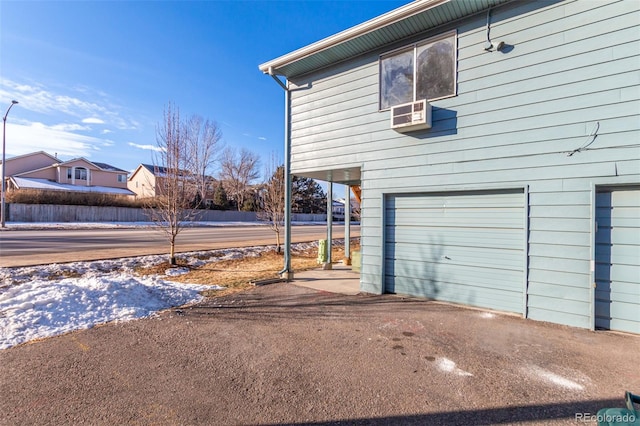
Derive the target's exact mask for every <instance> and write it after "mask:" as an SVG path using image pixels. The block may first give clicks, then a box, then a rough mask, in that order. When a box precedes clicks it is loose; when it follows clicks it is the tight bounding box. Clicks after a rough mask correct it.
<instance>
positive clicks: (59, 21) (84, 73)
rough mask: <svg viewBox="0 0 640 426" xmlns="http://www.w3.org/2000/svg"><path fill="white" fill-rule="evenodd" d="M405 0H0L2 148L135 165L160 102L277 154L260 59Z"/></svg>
mask: <svg viewBox="0 0 640 426" xmlns="http://www.w3.org/2000/svg"><path fill="white" fill-rule="evenodd" d="M406 3H408V0H404V1H391V0H384V1H383V0H380V1H357V0H351V1H302V0H298V1H198V2H195V1H179V2H174V1H115V0H114V1H100V2H98V1H5V0H2V1H0V109H1V111H2V115H4V113H5V112H6V109H7V108H8V106H9V105H10V103H11V100H12V99H16V100H17V101H19V104H18V105H15V106H14V107H13V108H12V109H11V112H10V113H9V117H8V120H7V129H6V132H7V138H6V143H7V152H6V155H7V157H8V158H10V157H12V156H15V155H22V154H25V153H28V152H33V151H40V150H42V151H46V152H49V153H50V154H55V153H57V154H58V157H59V158H61V159H62V160H68V159H71V158H75V157H85V158H87V159H89V160H93V161H98V162H104V163H109V164H111V165H113V166H116V167H119V168H121V169H124V170H128V171H131V170H133V169H134V168H135V167H136V166H137V165H138V164H140V163H150V162H151V161H152V153H153V151H152V148H153V147H155V146H156V126H157V124H158V123H159V122H160V121H161V120H162V116H163V111H164V108H165V107H166V105H167V103H169V102H172V103H173V104H175V106H177V107H178V108H179V109H180V114H181V116H183V117H188V116H190V115H192V114H198V115H201V116H202V117H204V118H208V119H210V120H213V121H215V122H217V124H218V126H219V127H220V128H221V130H222V133H223V142H224V144H225V145H227V146H232V147H238V148H247V149H249V150H251V151H253V152H255V153H257V154H258V155H259V156H260V157H261V159H262V163H263V165H266V163H268V162H269V161H270V160H269V158H270V156H271V154H272V153H275V155H276V157H277V158H279V159H282V156H283V133H284V128H283V121H284V111H283V108H284V94H283V90H282V88H281V87H279V86H278V85H277V84H276V83H275V82H274V81H273V80H272V79H271V78H270V77H268V76H266V75H263V74H262V73H261V72H260V71H259V70H258V65H259V64H261V63H264V62H267V61H269V60H271V59H274V58H276V57H279V56H281V55H284V54H286V53H289V52H291V51H293V50H296V49H298V48H300V47H303V46H306V45H308V44H311V43H313V42H315V41H318V40H320V39H322V38H325V37H328V36H331V35H333V34H335V33H337V32H339V31H342V30H344V29H347V28H349V27H352V26H354V25H357V24H359V23H362V22H364V21H366V20H369V19H371V18H374V17H376V16H378V15H381V14H383V13H386V12H388V11H390V10H393V9H395V8H397V7H400V6H402V5H404V4H406Z"/></svg>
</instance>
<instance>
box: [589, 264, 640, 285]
mask: <svg viewBox="0 0 640 426" xmlns="http://www.w3.org/2000/svg"><path fill="white" fill-rule="evenodd" d="M596 266H597V267H596V281H602V282H603V283H604V282H608V281H613V282H619V283H620V284H622V283H625V282H626V283H637V282H638V280H640V265H624V264H620V263H617V264H616V265H613V266H612V265H610V264H605V263H600V264H597V265H596Z"/></svg>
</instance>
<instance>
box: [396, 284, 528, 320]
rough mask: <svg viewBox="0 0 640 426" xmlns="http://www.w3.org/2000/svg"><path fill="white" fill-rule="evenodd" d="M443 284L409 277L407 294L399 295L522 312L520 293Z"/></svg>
mask: <svg viewBox="0 0 640 426" xmlns="http://www.w3.org/2000/svg"><path fill="white" fill-rule="evenodd" d="M441 284H442V285H440V283H439V282H436V281H433V280H425V279H417V278H410V277H407V278H405V283H404V286H403V289H406V290H407V292H397V293H400V294H406V295H411V296H419V297H428V298H431V299H435V300H441V301H445V302H453V303H463V304H466V305H471V306H478V307H484V308H490V309H498V310H502V311H509V312H517V311H519V310H522V295H521V294H520V293H518V292H511V291H504V290H497V289H494V288H482V287H470V286H468V285H461V284H459V283H457V282H446V281H445V282H442V283H441ZM505 307H506V309H505Z"/></svg>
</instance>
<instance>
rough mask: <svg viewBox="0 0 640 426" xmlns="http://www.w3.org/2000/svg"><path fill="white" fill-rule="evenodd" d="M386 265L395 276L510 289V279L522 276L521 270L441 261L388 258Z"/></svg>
mask: <svg viewBox="0 0 640 426" xmlns="http://www.w3.org/2000/svg"><path fill="white" fill-rule="evenodd" d="M385 267H386V268H387V269H388V270H390V271H393V275H394V276H395V277H402V278H415V279H425V280H436V281H438V282H456V283H459V284H463V285H470V286H479V287H493V288H496V289H505V290H509V289H511V288H512V286H511V285H510V284H509V283H510V281H513V280H517V279H519V278H521V277H522V271H521V270H501V271H500V272H499V273H496V270H495V269H494V268H480V267H474V266H469V265H462V264H444V263H439V262H407V261H398V260H395V261H393V260H388V261H387V263H386V265H385Z"/></svg>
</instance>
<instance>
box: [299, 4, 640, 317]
mask: <svg viewBox="0 0 640 426" xmlns="http://www.w3.org/2000/svg"><path fill="white" fill-rule="evenodd" d="M639 9H640V4H639V3H638V2H634V1H602V2H591V1H586V2H584V1H561V2H531V3H526V4H522V3H513V4H508V5H506V6H501V7H497V8H495V9H494V11H493V12H492V25H491V38H492V40H493V41H494V44H496V43H497V42H498V41H501V40H503V41H505V42H506V43H508V44H509V45H512V46H513V49H512V50H511V51H510V52H508V53H500V52H485V51H484V50H483V49H482V45H483V43H484V41H485V40H486V32H485V24H486V21H485V19H486V15H485V14H481V15H476V16H475V17H472V18H469V19H467V20H465V21H461V22H458V23H457V24H456V26H445V27H442V28H441V29H439V30H438V31H437V32H432V33H427V34H424V35H423V36H422V37H420V38H412V39H409V40H407V42H406V43H400V44H395V45H392V46H388V48H385V49H381V50H380V51H377V52H371V53H369V54H366V55H363V56H361V57H358V58H354V59H353V60H352V61H349V62H344V63H340V64H337V65H335V66H334V67H332V68H330V69H326V70H321V71H319V72H317V73H315V74H311V75H308V76H305V77H302V78H297V79H294V81H293V83H295V85H294V88H295V89H296V90H294V91H292V104H291V105H292V107H291V111H292V123H291V136H292V158H291V160H292V163H291V166H292V173H294V174H304V173H305V172H310V171H315V170H326V169H336V168H340V167H346V166H353V165H354V164H361V167H362V204H361V205H362V215H363V218H362V223H361V245H362V274H361V287H362V289H363V290H364V291H369V292H373V293H380V292H382V291H383V280H384V269H383V266H381V265H383V258H382V253H383V242H384V235H383V225H384V224H383V213H382V208H383V199H384V196H385V194H390V193H394V194H395V193H403V192H407V193H408V192H421V193H424V192H430V191H433V192H435V191H446V190H467V189H501V188H515V187H527V188H528V191H529V215H528V220H529V239H528V256H529V258H528V265H529V270H528V312H527V314H528V316H529V317H530V318H534V319H539V320H547V321H553V322H558V323H562V324H568V325H573V326H578V327H586V328H588V327H590V326H591V310H592V308H591V306H592V303H593V301H592V300H591V287H590V286H591V279H592V276H591V271H590V261H591V257H592V244H593V241H592V240H593V232H592V229H591V225H590V224H591V215H592V211H593V208H592V206H591V198H592V194H591V192H592V189H593V185H616V184H628V183H634V182H639V181H640V148H639V147H638V141H639V140H640V72H638V71H639V68H640V66H639V64H640V58H639V56H640V32H638V30H637V28H638V25H640V10H639ZM453 28H457V30H458V95H457V96H455V97H452V98H447V99H441V100H438V101H434V102H432V107H433V127H432V129H430V130H427V131H421V132H416V133H410V134H406V135H405V134H400V133H397V132H395V131H393V130H391V129H390V128H389V112H388V111H378V57H379V55H380V54H382V53H385V52H387V51H390V50H392V49H394V48H398V47H402V46H403V45H405V44H409V43H410V42H413V41H416V40H419V39H421V38H427V37H429V36H433V35H437V34H441V33H444V32H446V31H448V30H451V29H453ZM594 129H597V137H596V138H595V139H594V138H593V137H592V136H590V135H591V133H592V131H594ZM581 147H586V148H587V149H586V150H582V151H576V150H577V149H579V148H581Z"/></svg>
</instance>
